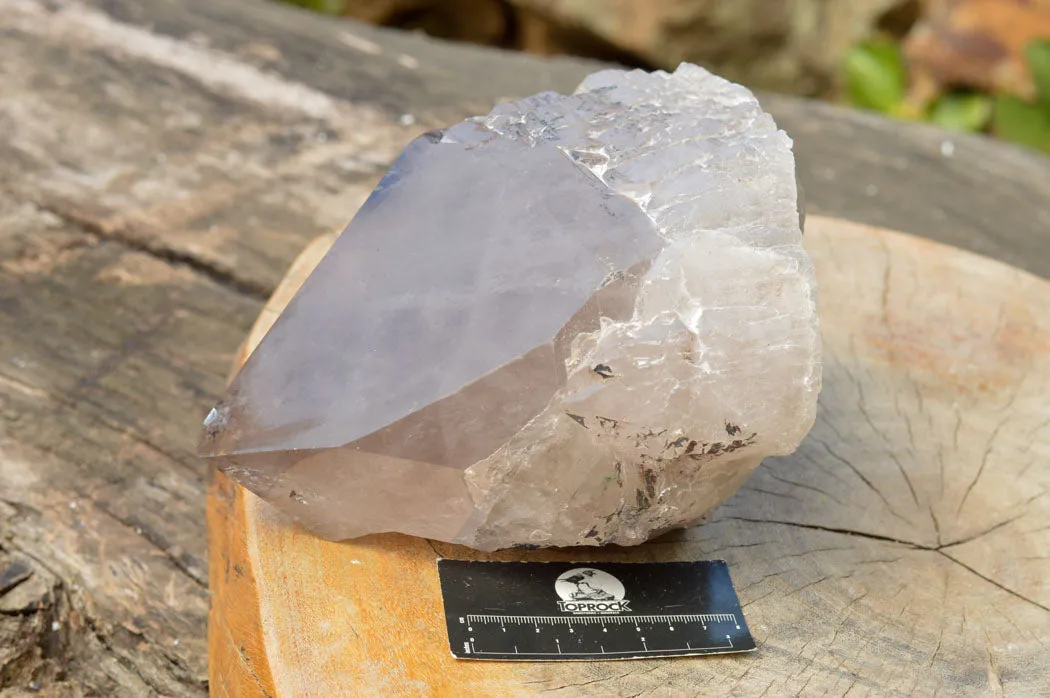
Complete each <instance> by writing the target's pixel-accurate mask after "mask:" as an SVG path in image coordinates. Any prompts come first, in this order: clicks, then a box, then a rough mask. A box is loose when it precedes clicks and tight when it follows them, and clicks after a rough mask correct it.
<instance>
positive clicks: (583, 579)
mask: <svg viewBox="0 0 1050 698" xmlns="http://www.w3.org/2000/svg"><path fill="white" fill-rule="evenodd" d="M438 571H439V574H440V577H441V593H442V597H443V598H444V603H445V619H446V622H447V626H448V638H449V645H450V648H451V650H452V654H453V655H455V656H456V657H459V658H461V659H495V660H519V661H552V660H554V661H557V660H601V659H642V658H648V657H659V656H684V655H697V654H721V653H726V652H746V651H749V650H753V649H755V643H754V640H753V639H752V638H751V633H750V631H749V630H748V628H747V624H746V622H745V621H744V614H743V612H742V611H741V609H740V602H739V600H738V599H737V596H736V591H735V590H734V589H733V583H732V581H731V580H730V578H729V570H728V568H727V567H726V564H725V562H723V561H721V560H717V561H698V562H647V563H566V562H468V561H460V560H439V561H438Z"/></svg>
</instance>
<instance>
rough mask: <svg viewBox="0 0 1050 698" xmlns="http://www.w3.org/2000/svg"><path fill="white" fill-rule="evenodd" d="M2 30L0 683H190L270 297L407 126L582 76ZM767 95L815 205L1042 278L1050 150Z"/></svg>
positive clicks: (36, 5)
mask: <svg viewBox="0 0 1050 698" xmlns="http://www.w3.org/2000/svg"><path fill="white" fill-rule="evenodd" d="M0 36H2V39H0V131H2V132H3V134H4V138H0V694H4V695H6V694H7V693H8V692H10V693H12V694H13V695H18V694H19V692H20V691H22V692H33V691H37V689H39V691H38V692H37V693H34V695H41V694H42V695H60V696H66V695H78V693H82V694H84V695H102V696H120V697H123V696H143V695H165V696H167V695H177V696H201V695H204V694H205V693H206V692H207V690H208V681H207V677H208V666H207V653H206V640H205V624H206V616H207V613H208V607H209V600H210V595H209V590H208V587H207V582H208V569H207V568H208V549H207V545H206V531H205V524H204V519H205V517H204V491H205V487H206V482H207V480H208V474H207V472H206V470H205V468H204V467H203V466H202V464H201V463H200V462H199V461H198V460H197V459H196V457H195V455H194V443H195V441H196V437H197V434H198V430H199V428H200V422H201V420H202V418H203V417H204V415H205V414H207V411H208V409H210V407H211V405H212V404H214V402H215V400H216V399H217V397H218V395H219V393H220V392H221V391H222V387H223V383H224V379H225V377H226V375H227V373H228V372H229V370H230V366H231V363H232V362H233V358H234V354H235V352H236V350H237V346H238V345H239V344H240V343H241V342H242V341H243V339H244V337H245V335H246V334H247V333H248V331H249V329H250V327H251V325H252V322H253V321H254V319H255V317H256V316H257V315H258V313H259V311H260V309H261V308H262V305H263V303H264V301H265V300H266V298H267V297H269V296H270V294H271V293H272V292H273V290H274V288H275V287H276V285H277V284H278V282H279V281H280V279H281V277H282V275H283V274H284V273H285V271H286V269H287V267H288V265H289V264H290V263H291V262H292V260H293V259H294V258H295V256H296V255H297V254H298V253H299V252H300V251H301V250H302V248H303V247H304V246H305V245H307V244H308V243H309V241H310V240H312V239H313V238H315V237H316V236H318V235H321V234H323V233H324V232H326V231H328V230H332V229H335V228H338V227H341V226H342V225H344V224H345V223H346V221H347V220H349V218H350V216H352V215H353V213H354V211H355V210H356V208H357V206H358V205H359V204H360V202H361V201H362V200H363V199H364V197H365V196H367V194H368V192H369V191H371V189H372V187H373V186H374V185H375V183H376V181H377V180H378V178H379V177H380V176H381V174H382V172H383V171H384V169H385V167H386V166H387V165H388V164H389V162H390V160H391V159H392V158H393V157H394V156H396V154H397V153H398V152H399V151H400V150H401V148H402V147H403V146H404V145H405V144H406V143H407V142H408V141H409V140H410V139H411V138H413V137H415V136H416V135H418V134H419V133H420V132H422V131H423V130H426V129H428V128H432V127H437V126H442V125H445V124H448V123H450V122H454V121H457V120H459V119H462V118H463V117H465V116H468V115H471V114H476V113H479V112H484V111H487V110H488V109H490V108H491V106H492V104H493V103H495V102H496V101H498V100H500V99H504V98H508V97H520V96H524V95H527V94H531V93H535V92H538V91H541V90H545V89H555V90H562V91H564V90H571V89H572V88H573V87H574V85H575V84H576V83H577V82H578V81H579V79H580V78H581V77H582V76H583V75H584V74H586V73H588V72H590V71H592V70H594V69H596V68H598V67H599V66H598V65H596V64H594V63H589V62H584V61H576V60H571V59H558V60H550V61H541V60H537V59H534V58H530V57H527V56H521V55H516V54H511V53H503V52H498V51H490V50H482V49H477V48H472V47H464V46H454V45H449V44H444V43H441V42H437V41H432V40H428V39H426V38H425V37H420V36H414V35H408V34H401V33H397V32H388V31H381V30H376V29H374V28H372V27H367V26H363V25H359V24H355V23H352V22H338V21H333V20H331V19H329V18H326V17H321V16H318V15H314V14H311V13H308V12H303V11H299V10H296V9H294V8H291V7H289V6H287V5H282V4H280V3H276V2H265V1H262V0H260V1H255V0H180V1H179V2H156V1H155V0H63V2H50V1H48V0H0ZM763 100H764V103H765V105H766V106H767V107H768V108H769V109H770V110H771V111H772V112H773V114H774V115H775V117H776V119H777V120H778V123H779V124H780V125H781V126H782V127H783V128H785V129H786V130H787V131H788V132H789V133H790V134H791V135H792V137H793V138H794V139H795V143H796V147H797V149H798V151H799V161H800V176H801V178H802V182H803V184H804V185H805V187H806V190H807V192H808V194H809V203H810V211H811V212H820V213H824V214H829V215H836V216H840V217H845V218H849V219H850V220H855V221H860V222H863V223H870V224H875V225H881V226H885V227H889V228H893V229H897V230H902V231H905V232H910V233H914V234H918V235H922V236H924V237H928V238H931V239H934V240H939V241H941V242H946V243H950V244H952V245H955V246H958V247H962V248H966V249H970V250H974V251H977V252H980V253H982V254H985V255H988V256H990V257H993V258H995V259H999V260H1002V261H1005V262H1009V263H1010V264H1013V265H1015V266H1019V267H1021V268H1024V269H1027V270H1029V271H1031V272H1033V273H1035V274H1038V275H1040V276H1043V277H1050V244H1048V243H1050V160H1047V159H1046V158H1042V157H1039V156H1038V155H1036V154H1033V153H1029V152H1025V151H1022V150H1019V149H1016V148H1013V147H1010V146H1006V145H1003V144H1001V143H996V142H994V141H991V140H988V139H984V138H977V137H970V136H962V135H949V134H946V133H944V132H941V131H938V130H936V129H932V128H927V127H922V126H917V125H911V124H900V123H894V122H890V121H887V120H884V119H880V118H877V117H874V116H870V115H865V114H861V113H858V112H854V111H848V110H843V109H837V108H834V107H831V106H827V105H822V104H817V103H812V102H807V101H802V100H795V99H786V98H780V97H776V96H772V95H770V96H763ZM946 144H948V145H949V146H950V147H945V145H946ZM946 153H947V154H948V155H945V154H946ZM1004 360H1006V359H1005V358H1004ZM1037 436H1040V435H1039V434H1035V435H1033V438H1035V437H1037ZM1040 438H1044V440H1045V437H1040ZM973 448H975V449H977V450H978V451H979V452H980V453H983V451H984V446H983V445H982V444H974V445H973ZM950 468H951V463H950V462H949V473H950V472H951V470H950ZM966 475H967V473H966V472H961V473H960V474H959V476H960V477H965V476H966ZM1032 494H1033V495H1034V494H1035V492H1033V493H1032ZM27 568H28V570H29V572H28V573H26V572H24V570H25V569H27ZM27 575H28V576H27ZM5 580H11V581H9V582H8V581H5ZM1009 685H1010V683H1009V678H1007V686H1008V687H1009Z"/></svg>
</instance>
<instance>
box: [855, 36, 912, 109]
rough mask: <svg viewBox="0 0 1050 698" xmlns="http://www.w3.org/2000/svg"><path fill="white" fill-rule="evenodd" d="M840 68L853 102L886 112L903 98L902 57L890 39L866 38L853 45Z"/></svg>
mask: <svg viewBox="0 0 1050 698" xmlns="http://www.w3.org/2000/svg"><path fill="white" fill-rule="evenodd" d="M842 70H843V74H844V75H843V76H844V78H845V82H846V90H847V92H848V93H849V96H850V101H851V102H852V103H853V104H854V105H855V106H858V107H862V108H865V109H876V110H878V111H883V112H889V111H892V110H893V109H894V108H895V107H896V106H897V105H898V104H900V103H901V101H902V100H903V99H904V92H905V89H906V87H907V71H906V69H905V67H904V57H903V56H902V55H901V52H900V49H899V48H898V47H897V44H895V43H893V42H891V41H883V40H876V41H868V42H865V43H862V44H858V45H857V46H854V47H853V48H852V49H850V51H849V53H847V54H846V58H845V61H844V62H843V66H842Z"/></svg>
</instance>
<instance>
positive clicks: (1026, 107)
mask: <svg viewBox="0 0 1050 698" xmlns="http://www.w3.org/2000/svg"><path fill="white" fill-rule="evenodd" d="M994 130H995V133H996V134H997V135H999V136H1000V137H1002V138H1004V139H1006V140H1008V141H1013V142H1014V143H1020V144H1021V145H1026V146H1028V147H1030V148H1037V149H1039V150H1046V151H1048V152H1050V113H1048V112H1047V111H1044V110H1043V109H1041V108H1040V107H1039V106H1038V105H1036V104H1032V103H1030V102H1025V101H1023V100H1020V99H1018V98H1017V97H1014V96H1012V95H1006V94H1001V95H999V96H998V97H997V98H996V100H995V121H994Z"/></svg>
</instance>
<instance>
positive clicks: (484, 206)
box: [201, 65, 820, 550]
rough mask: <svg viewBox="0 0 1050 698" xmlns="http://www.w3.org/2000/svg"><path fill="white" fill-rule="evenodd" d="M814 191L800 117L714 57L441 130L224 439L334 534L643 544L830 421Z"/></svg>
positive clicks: (225, 453) (322, 280)
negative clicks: (814, 252) (801, 192)
mask: <svg viewBox="0 0 1050 698" xmlns="http://www.w3.org/2000/svg"><path fill="white" fill-rule="evenodd" d="M798 198H799V197H798V190H797V185H796V181H795V164H794V159H793V157H792V153H791V141H790V139H789V138H788V137H787V136H786V135H785V134H784V133H783V132H782V131H779V130H777V127H776V125H775V124H774V123H773V119H772V118H771V117H770V116H769V115H768V114H766V113H764V112H763V111H762V109H761V108H760V106H759V104H758V102H757V101H756V100H755V98H754V97H753V96H752V95H751V93H750V92H748V90H746V89H745V88H743V87H741V86H739V85H735V84H732V83H729V82H727V81H725V80H723V79H721V78H718V77H715V76H714V75H711V74H710V73H708V72H707V71H705V70H703V69H702V68H698V67H696V66H693V65H682V66H681V67H680V68H679V69H678V70H677V71H676V72H675V73H674V74H667V73H664V72H657V73H646V72H641V71H632V72H621V71H612V70H610V71H604V72H600V73H597V74H595V75H592V76H591V77H589V78H587V79H586V80H585V81H584V82H583V84H582V85H580V87H579V88H578V89H577V91H576V93H575V94H573V95H571V96H561V95H557V94H553V93H544V94H539V95H536V96H534V97H530V98H528V99H524V100H521V101H519V102H515V103H511V104H504V105H501V106H499V107H497V108H496V109H494V110H493V111H492V113H490V114H489V115H488V116H485V117H478V118H474V119H469V120H467V121H465V122H463V123H460V124H458V125H456V126H453V127H451V128H449V129H446V130H444V131H440V132H434V133H429V134H427V135H425V136H423V137H421V138H419V139H417V140H416V141H414V142H413V143H412V144H410V145H409V146H408V148H407V149H406V150H405V152H404V153H403V154H402V155H401V157H400V158H399V159H398V160H397V161H396V162H395V163H394V165H393V167H392V168H391V169H390V172H389V173H388V174H387V175H386V177H385V178H384V179H383V181H382V182H381V183H380V184H379V186H378V187H377V189H376V190H375V192H374V193H373V194H372V196H371V198H369V200H368V201H367V202H366V203H365V205H364V206H363V207H362V208H361V210H360V212H359V213H358V214H357V216H356V218H354V220H353V222H352V223H351V224H350V226H349V227H348V228H347V230H346V231H345V232H344V233H343V234H342V235H341V236H340V237H339V239H338V240H337V241H336V243H335V246H334V247H333V248H332V249H331V251H330V252H329V253H328V255H327V256H326V257H325V258H324V260H323V261H322V262H321V264H320V265H319V266H318V267H317V269H316V270H315V271H314V272H313V274H312V275H311V276H310V278H309V279H308V280H307V281H306V284H305V285H304V286H303V287H302V289H301V290H300V291H299V293H298V295H297V296H296V297H295V299H294V300H293V301H292V302H291V304H290V305H289V306H288V307H287V309H286V310H285V311H284V313H283V314H282V315H281V317H280V319H279V320H278V321H277V323H276V324H275V325H274V327H273V328H272V329H271V330H270V332H269V334H267V335H266V337H265V339H264V340H263V341H262V343H261V344H260V345H259V347H258V348H257V349H256V351H255V352H254V353H253V354H252V356H251V357H250V358H249V360H248V361H247V363H246V364H245V365H244V366H243V368H242V369H241V371H240V373H239V375H238V376H237V377H236V379H235V380H234V381H233V383H232V385H231V386H230V388H229V392H228V394H227V395H226V396H225V398H224V399H223V400H222V402H221V403H220V404H219V405H218V406H217V407H216V408H215V410H213V411H212V413H211V414H210V415H209V416H208V418H207V420H206V422H205V430H204V437H203V440H202V444H201V452H202V454H203V455H204V456H206V457H208V458H209V459H210V460H212V461H213V462H214V463H215V464H217V465H218V467H219V468H220V469H222V470H223V471H224V472H226V473H227V474H228V475H230V476H232V477H233V478H234V479H235V480H237V481H238V482H240V483H241V484H243V485H244V486H245V487H247V488H248V489H250V490H252V491H253V492H255V493H257V494H258V495H260V496H262V497H263V498H265V499H267V500H269V501H270V502H272V503H273V504H275V505H276V506H277V507H279V508H280V509H283V510H284V511H286V512H287V513H289V514H291V515H292V516H293V517H294V518H295V519H297V520H298V521H299V522H301V523H302V524H303V525H305V526H306V527H308V528H309V529H311V530H313V531H315V532H317V533H318V534H320V535H322V536H325V537H328V538H333V539H344V538H352V537H357V536H361V535H363V534H367V533H373V532H382V531H400V532H404V533H410V534H414V535H418V536H426V537H429V538H435V539H440V540H444V541H450V542H455V543H463V544H465V545H468V546H472V547H475V548H481V549H486V550H491V549H496V548H505V547H511V546H552V545H580V544H583V545H600V544H606V543H616V544H621V545H631V544H636V543H641V542H642V541H645V540H646V539H648V538H650V537H652V536H653V535H656V534H658V533H660V532H662V531H666V530H668V529H671V528H674V527H680V526H687V525H689V524H691V523H695V522H697V521H699V520H701V519H702V517H703V516H704V514H705V513H707V512H708V511H709V510H710V509H712V508H713V507H715V506H716V505H718V504H719V503H720V502H721V501H722V500H724V499H725V498H726V497H728V496H730V495H731V494H732V493H733V492H734V491H736V489H737V488H738V487H739V486H740V484H741V483H742V482H743V481H744V480H745V479H746V478H747V476H748V474H749V473H750V472H751V471H752V470H753V469H754V468H755V467H756V466H757V465H758V464H759V462H761V461H762V459H763V458H765V457H766V456H771V455H778V454H786V453H790V452H791V451H793V450H794V449H795V447H796V446H797V445H798V443H799V441H800V440H801V439H802V437H803V436H805V434H806V433H807V432H808V431H809V429H810V427H811V426H812V424H813V420H814V412H815V407H816V398H817V393H818V392H819V389H820V338H819V331H818V326H817V314H816V305H815V288H814V277H813V270H812V266H811V263H810V260H809V258H808V257H807V255H806V253H805V251H803V249H802V233H801V229H800V226H801V214H800V211H801V206H800V204H799V200H798Z"/></svg>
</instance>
